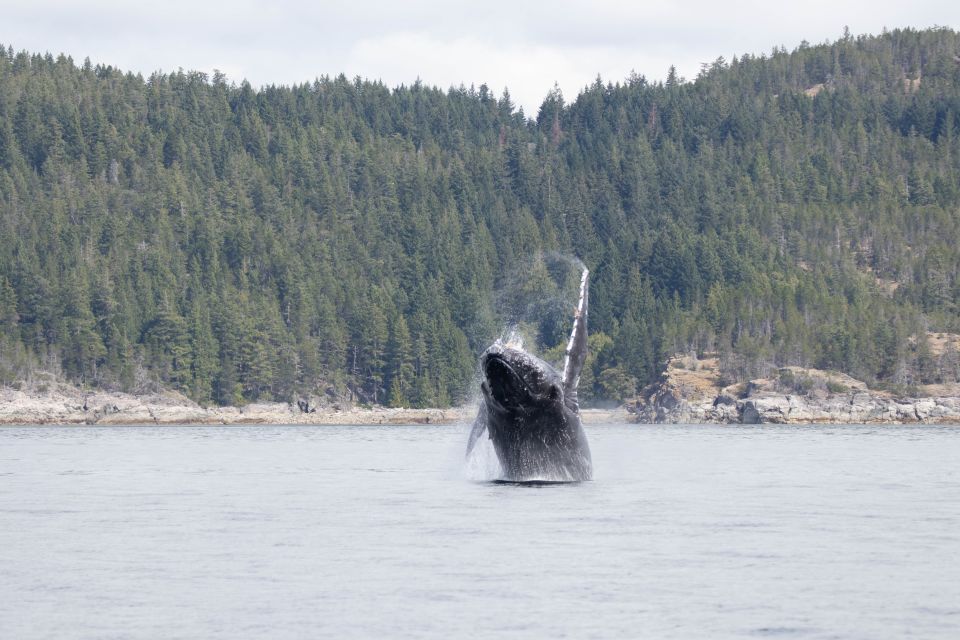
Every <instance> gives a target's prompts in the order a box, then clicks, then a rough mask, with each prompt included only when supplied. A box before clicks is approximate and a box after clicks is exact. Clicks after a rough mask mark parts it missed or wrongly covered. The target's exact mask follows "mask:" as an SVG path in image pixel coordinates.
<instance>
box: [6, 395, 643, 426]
mask: <svg viewBox="0 0 960 640" xmlns="http://www.w3.org/2000/svg"><path fill="white" fill-rule="evenodd" d="M476 413H477V408H476V407H475V406H472V405H467V406H461V407H450V408H446V409H440V408H426V409H413V408H390V407H370V408H364V407H329V406H328V407H316V408H315V409H312V410H311V411H310V412H303V411H301V410H300V409H299V408H298V407H297V406H296V405H292V404H288V403H285V402H260V403H252V404H248V405H245V406H242V407H201V406H200V405H198V404H196V403H195V402H193V401H191V400H190V399H189V398H187V397H185V396H183V395H181V394H179V393H176V392H170V391H167V392H162V393H156V394H146V395H134V394H128V393H106V392H85V391H82V390H80V389H77V388H75V387H71V386H69V385H56V388H55V389H52V390H46V391H40V390H18V389H10V388H3V389H0V426H84V425H88V426H104V425H111V426H157V425H163V426H201V425H319V426H323V425H368V426H376V425H401V424H422V425H450V424H458V423H465V424H466V423H470V422H472V421H473V419H474V416H476ZM630 419H631V416H630V414H628V413H627V411H626V410H625V409H622V408H621V409H610V410H606V409H584V411H583V421H584V423H585V424H588V425H589V424H604V423H607V424H609V423H623V422H629V421H630Z"/></svg>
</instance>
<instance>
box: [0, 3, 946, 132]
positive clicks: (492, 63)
mask: <svg viewBox="0 0 960 640" xmlns="http://www.w3.org/2000/svg"><path fill="white" fill-rule="evenodd" d="M0 16H2V18H0V43H3V44H4V45H12V46H13V47H14V49H17V50H20V49H27V50H29V51H32V52H48V51H49V52H51V53H54V54H57V53H61V52H63V53H67V54H69V55H71V56H73V58H74V60H75V61H76V62H77V63H80V62H81V61H82V60H83V59H84V58H85V57H87V56H89V57H90V59H91V61H92V62H93V63H94V64H97V63H104V64H111V65H114V66H117V67H120V68H122V69H124V70H131V71H138V72H142V73H144V74H145V75H148V74H149V73H151V72H153V71H156V70H163V71H175V70H177V69H178V68H183V69H185V70H190V69H195V70H200V71H205V72H208V73H209V72H212V70H213V69H219V70H220V71H222V72H224V73H226V74H227V77H228V78H229V79H230V80H233V81H236V82H239V81H241V80H243V79H244V78H246V79H248V80H249V81H250V82H251V83H252V84H254V85H255V86H259V85H263V84H293V83H299V82H305V81H311V80H313V79H314V78H316V77H317V76H321V75H325V74H329V75H336V74H338V73H341V72H342V73H345V74H347V75H348V76H350V77H353V76H356V75H360V76H363V77H366V78H370V79H380V80H383V82H385V83H386V84H387V85H389V86H396V85H399V84H409V83H412V82H414V81H415V80H416V79H417V78H420V79H421V80H422V81H423V82H425V83H427V84H432V85H438V86H440V87H442V88H444V89H446V88H448V87H449V86H451V85H460V84H461V83H462V84H465V85H467V86H469V85H471V84H474V85H476V86H479V85H480V84H482V83H486V84H487V85H488V86H490V87H491V88H492V89H493V90H494V91H495V92H496V93H497V95H499V94H500V93H501V92H502V90H503V88H504V87H505V86H506V87H509V90H510V94H511V96H512V97H513V100H514V102H515V103H517V105H518V106H523V107H524V109H525V111H526V112H527V115H530V116H533V115H536V110H537V108H538V106H539V105H540V102H541V101H542V100H543V97H544V96H545V95H546V93H547V91H548V90H549V89H550V88H551V87H553V85H554V82H556V83H558V84H559V85H560V87H561V89H562V90H563V92H564V95H565V96H566V97H567V98H568V99H572V98H574V97H575V96H576V94H577V93H578V92H579V91H580V89H581V88H582V87H583V86H584V85H586V84H588V83H590V82H592V81H593V80H594V79H595V78H596V76H597V74H600V75H601V76H602V77H603V78H604V80H613V81H616V80H622V79H624V78H625V77H626V76H627V75H629V74H630V72H631V71H636V72H637V73H639V74H643V75H645V76H647V77H648V78H650V79H663V78H664V77H665V76H666V71H667V68H668V67H669V66H670V65H671V64H674V65H676V67H677V69H678V70H679V72H680V74H681V75H683V76H686V77H688V78H693V77H695V76H696V74H697V72H698V70H699V68H700V63H702V62H708V61H713V60H715V59H716V58H717V57H718V56H724V57H725V58H726V59H727V60H729V59H730V58H732V57H733V56H734V55H740V54H743V53H752V54H761V53H765V52H769V51H770V50H771V48H773V47H774V46H781V45H782V46H785V47H787V48H788V49H793V48H794V47H795V46H796V45H798V44H799V43H800V42H801V41H802V40H807V41H809V42H810V43H818V42H822V41H824V40H828V39H829V40H835V39H837V38H838V37H839V36H840V35H841V33H842V30H843V27H844V26H845V25H848V26H849V27H850V30H851V32H852V33H854V34H861V33H879V32H880V31H881V30H882V29H883V28H884V27H887V28H891V29H892V28H896V27H904V26H911V27H918V28H924V27H930V26H935V25H940V26H949V27H952V28H955V29H956V28H960V0H912V1H909V2H908V1H906V0H870V1H860V0H854V1H845V0H833V1H830V0H807V1H805V2H791V3H781V2H775V1H770V0H768V1H766V2H759V1H747V2H737V1H729V0H728V1H726V2H723V1H713V0H707V1H704V0H694V1H687V2H669V1H668V0H659V1H658V2H616V1H613V0H593V1H592V2H573V1H565V0H535V1H533V2H522V1H519V0H512V1H503V0H484V1H475V2H470V3H463V4H456V3H453V2H445V1H443V0H419V1H418V0H413V1H409V2H402V1H400V0H397V1H395V2H381V1H378V0H353V1H351V2H323V1H314V2H308V1H283V0H273V1H271V2H264V1H260V0H230V1H229V2H227V1H215V2H204V1H203V0H166V1H163V0H161V1H160V2H156V3H153V2H142V1H141V2H137V1H134V0H128V1H121V0H84V1H82V2H64V1H62V0H14V1H11V0H0Z"/></svg>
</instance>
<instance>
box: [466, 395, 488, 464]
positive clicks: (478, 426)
mask: <svg viewBox="0 0 960 640" xmlns="http://www.w3.org/2000/svg"><path fill="white" fill-rule="evenodd" d="M486 430H487V407H486V405H485V404H483V403H481V404H480V413H478V414H477V419H476V420H474V421H473V428H472V429H470V439H469V440H467V455H466V457H468V458H469V457H470V453H471V452H472V451H473V447H474V446H475V445H476V444H477V440H479V439H480V436H482V435H483V434H484V432H485V431H486Z"/></svg>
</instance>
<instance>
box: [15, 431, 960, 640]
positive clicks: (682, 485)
mask: <svg viewBox="0 0 960 640" xmlns="http://www.w3.org/2000/svg"><path fill="white" fill-rule="evenodd" d="M588 434H589V437H590V441H591V446H592V449H593V458H594V467H595V470H596V478H595V480H594V481H592V482H588V483H583V484H569V485H547V486H515V485H503V484H494V483H491V482H487V481H485V480H488V479H489V477H490V473H491V471H490V469H491V468H494V466H493V465H490V464H477V465H473V466H472V468H470V469H465V467H464V464H463V462H462V460H461V453H462V447H463V445H464V443H465V440H466V429H465V427H437V426H399V427H369V426H349V427H273V426H269V427H263V426H250V427H247V426H243V427H163V428H152V427H151V428H143V427H120V428H118V427H66V428H59V427H4V428H0V638H4V639H6V638H10V639H29V638H97V639H103V638H231V639H236V638H341V637H378V638H379V637H391V638H423V637H432V638H447V637H478V638H480V637H494V636H497V637H514V638H523V637H570V638H588V637H596V638H611V637H646V638H726V637H731V638H733V637H747V638H751V637H776V638H780V637H786V638H903V637H908V636H909V637H917V638H958V637H960V427H935V426H923V427H897V426H882V427H879V426H878V427H872V426H871V427H867V426H863V427H859V426H849V427H835V426H830V427H810V426H802V427H801V426H797V427H780V426H762V427H755V426H751V427H737V426H636V425H633V426H628V425H611V426H595V427H591V428H588ZM488 462H489V461H488Z"/></svg>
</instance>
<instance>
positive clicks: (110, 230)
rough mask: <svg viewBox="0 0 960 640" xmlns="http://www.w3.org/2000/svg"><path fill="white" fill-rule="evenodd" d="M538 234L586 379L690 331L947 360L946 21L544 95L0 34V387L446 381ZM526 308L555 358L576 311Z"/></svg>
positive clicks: (957, 223) (728, 357)
mask: <svg viewBox="0 0 960 640" xmlns="http://www.w3.org/2000/svg"><path fill="white" fill-rule="evenodd" d="M549 252H558V253H562V254H568V255H576V256H578V257H579V258H581V259H582V260H583V261H584V262H585V263H586V264H587V265H588V266H589V267H590V268H591V269H592V271H593V277H592V283H591V307H590V325H591V332H592V333H593V337H592V339H591V341H592V346H593V350H592V354H591V360H590V362H589V363H588V364H589V366H588V367H587V371H586V372H585V378H584V381H583V383H582V389H581V397H584V396H586V397H588V398H589V397H592V398H594V399H613V400H619V399H623V398H626V397H628V396H630V395H632V394H633V393H635V391H636V390H637V388H638V387H639V386H640V385H643V384H645V383H648V382H650V381H651V380H653V379H655V378H656V377H657V376H658V375H659V373H660V371H661V369H662V367H663V362H664V358H665V356H666V355H668V354H670V353H674V352H682V351H690V350H696V351H718V352H720V354H721V357H722V362H723V367H724V372H725V375H726V376H727V377H728V378H729V379H730V380H731V381H733V380H737V379H743V378H745V377H750V376H755V375H759V374H762V373H764V372H765V371H767V370H768V369H769V368H770V367H773V366H778V365H787V364H795V365H803V366H818V367H823V368H833V369H838V370H841V371H844V372H847V373H849V374H851V375H854V376H856V377H859V378H862V379H865V380H868V381H870V382H871V383H882V384H891V385H892V384H911V383H917V382H932V381H938V380H946V379H949V378H951V377H955V376H956V373H957V372H956V367H955V366H954V367H953V368H952V369H951V367H950V366H946V364H945V363H944V362H941V361H938V360H937V359H936V358H934V357H933V356H932V355H931V353H930V350H929V348H927V347H926V346H925V339H924V336H925V331H926V330H934V329H937V330H946V331H957V330H958V329H960V318H958V313H960V35H958V34H957V33H956V32H954V31H952V30H949V29H933V30H927V31H913V30H897V31H891V32H885V33H883V34H882V35H879V36H871V37H867V36H862V37H851V36H850V35H848V34H845V35H844V36H843V37H842V38H841V39H840V40H838V41H836V42H834V43H832V44H824V45H816V46H812V45H808V44H806V43H804V44H802V45H801V46H799V47H798V48H797V49H795V50H794V51H792V52H788V51H786V50H783V49H775V50H773V51H772V52H771V53H770V54H769V55H764V56H758V57H755V56H744V57H742V58H735V59H733V60H729V61H725V60H723V59H718V60H716V61H715V62H714V63H712V64H709V65H704V68H703V70H702V72H701V73H700V74H699V76H698V77H697V78H696V79H694V80H690V81H687V80H684V79H682V78H678V77H677V74H676V73H675V72H674V71H673V70H671V71H670V74H669V76H668V77H667V79H666V81H665V82H655V83H654V82H649V81H647V80H646V79H645V78H644V77H642V76H631V77H630V78H629V79H627V80H626V81H625V82H623V83H619V84H604V83H603V82H601V81H600V80H599V79H598V80H597V82H596V83H595V84H594V85H593V86H591V87H589V88H587V89H586V90H584V91H583V92H582V93H581V94H580V95H579V96H578V97H577V98H576V100H575V101H573V102H571V103H567V102H565V101H564V98H563V96H562V95H561V94H560V92H559V91H558V90H557V91H554V92H551V93H550V95H548V96H547V98H546V99H545V100H544V102H543V104H542V105H541V107H540V109H539V111H538V113H537V114H536V119H531V118H529V117H528V114H524V113H523V112H522V111H521V110H518V109H516V108H515V106H514V104H513V103H512V102H511V100H510V96H509V95H508V94H507V93H506V92H505V93H504V95H503V96H501V97H499V98H498V97H497V96H495V95H491V93H490V91H489V90H488V89H487V88H486V86H481V87H480V88H479V89H475V88H473V87H471V88H463V87H461V88H453V89H450V90H448V91H442V90H439V89H436V88H432V87H428V86H424V85H422V84H420V83H417V84H414V85H412V86H404V87H400V88H396V89H390V88H388V87H386V86H384V85H383V84H381V83H377V82H368V81H363V80H359V79H357V80H350V79H347V78H345V77H343V76H339V77H335V78H329V77H323V78H321V79H319V80H317V81H316V82H313V83H309V84H303V85H299V86H294V87H273V86H271V87H266V88H263V89H261V90H259V91H255V90H254V89H252V88H251V87H250V86H249V85H248V84H246V83H244V84H242V85H240V86H236V85H233V84H228V83H227V82H226V81H225V79H224V78H223V77H222V76H220V75H219V74H217V75H214V76H213V77H208V76H207V75H205V74H202V73H195V72H193V73H184V72H178V73H173V74H155V75H153V76H151V77H149V78H146V79H145V78H143V77H141V76H140V75H133V74H129V73H122V72H120V71H119V70H117V69H114V68H112V67H109V66H102V65H96V66H95V65H93V64H91V63H90V62H89V61H85V62H84V63H82V64H80V65H79V66H78V65H77V64H76V63H75V62H74V61H73V60H71V59H70V58H67V57H63V56H60V57H56V58H55V57H53V56H51V55H49V54H48V55H37V54H33V55H31V54H29V53H23V52H21V53H16V52H14V51H13V50H12V49H6V50H4V49H2V48H0V383H11V382H15V381H17V380H20V379H23V378H27V377H29V376H30V375H31V374H32V373H33V372H36V371H39V370H53V371H54V372H56V373H59V374H62V375H64V376H66V377H68V378H69V379H72V380H77V381H82V382H83V383H84V384H88V385H95V386H101V387H110V388H123V389H130V390H144V389H148V388H151V387H158V386H163V387H173V388H177V389H180V390H182V391H183V392H185V393H186V394H188V395H189V396H191V397H192V398H194V399H196V400H198V401H200V402H204V403H207V402H215V403H242V402H247V401H253V400H258V399H268V398H269V399H277V400H289V399H292V398H295V397H298V396H300V395H304V394H309V393H333V394H346V393H351V394H353V395H354V397H355V398H358V399H360V400H362V401H366V402H373V403H384V404H387V403H389V404H393V405H417V406H424V405H446V404H449V403H455V402H458V401H460V400H462V399H463V398H464V397H465V396H466V395H467V394H468V393H469V391H470V387H471V381H472V380H473V375H474V371H475V366H476V359H477V355H478V353H479V352H480V351H481V350H482V349H483V348H485V347H486V345H487V344H488V343H489V341H490V340H491V339H493V338H494V337H495V336H496V335H497V334H498V333H499V332H500V330H501V329H502V327H503V326H504V325H505V323H507V322H510V321H516V320H517V318H513V317H510V316H511V314H512V313H513V312H512V309H513V305H508V304H505V303H504V302H503V300H504V296H503V295H502V292H503V291H504V290H505V289H510V290H511V291H512V292H513V293H512V294H511V295H514V294H517V295H520V297H521V298H523V296H526V299H527V300H528V301H536V300H537V299H538V296H539V295H541V293H542V292H543V291H544V289H545V288H549V287H550V286H556V285H555V284H554V283H555V282H556V281H557V278H556V277H555V274H554V273H553V272H552V271H551V269H552V266H551V263H550V261H549V260H547V259H539V258H537V257H536V256H538V255H549ZM517 273H522V274H524V277H523V278H521V280H522V282H520V283H519V284H518V283H517ZM536 310H537V311H540V312H543V317H541V318H531V317H525V318H520V320H524V321H526V322H527V323H528V324H527V325H526V326H527V328H528V329H529V330H530V331H531V332H532V334H533V339H535V340H536V341H537V343H538V344H537V345H536V346H537V348H538V349H539V350H540V351H541V352H547V353H552V354H554V355H556V353H557V350H558V348H561V347H558V345H560V344H561V343H562V341H563V339H564V334H565V332H566V331H567V327H568V325H566V324H564V323H565V322H568V321H569V316H570V312H571V311H572V307H570V308H568V307H565V306H563V305H556V304H553V305H551V304H545V305H542V308H541V307H538V308H537V309H536ZM531 323H532V324H531Z"/></svg>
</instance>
